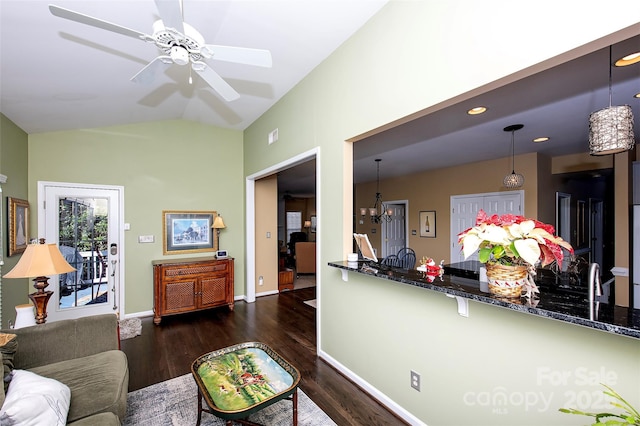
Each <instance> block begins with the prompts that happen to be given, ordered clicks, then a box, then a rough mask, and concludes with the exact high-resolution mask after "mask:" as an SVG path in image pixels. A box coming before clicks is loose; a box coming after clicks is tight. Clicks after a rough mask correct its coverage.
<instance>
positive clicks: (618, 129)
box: [589, 46, 635, 155]
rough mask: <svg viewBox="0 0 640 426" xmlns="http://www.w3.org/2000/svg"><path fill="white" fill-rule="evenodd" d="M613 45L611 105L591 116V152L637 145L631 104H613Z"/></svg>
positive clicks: (611, 152) (613, 150)
mask: <svg viewBox="0 0 640 426" xmlns="http://www.w3.org/2000/svg"><path fill="white" fill-rule="evenodd" d="M611 69H612V67H611V46H609V107H608V108H604V109H601V110H599V111H596V112H592V113H591V115H590V116H589V153H590V154H591V155H607V154H617V153H619V152H623V151H628V150H630V149H633V147H634V146H635V140H634V137H633V112H632V111H631V107H630V106H629V105H620V106H611Z"/></svg>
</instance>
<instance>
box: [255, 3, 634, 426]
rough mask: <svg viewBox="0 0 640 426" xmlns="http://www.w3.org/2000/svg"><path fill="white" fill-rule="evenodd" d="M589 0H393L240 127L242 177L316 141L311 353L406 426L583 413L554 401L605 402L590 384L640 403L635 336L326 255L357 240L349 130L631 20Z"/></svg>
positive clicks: (509, 76) (557, 418)
mask: <svg viewBox="0 0 640 426" xmlns="http://www.w3.org/2000/svg"><path fill="white" fill-rule="evenodd" d="M587 3H588V5H586V4H585V5H584V6H581V7H579V8H576V7H575V5H571V4H570V2H553V3H552V2H542V3H540V2H536V3H531V2H529V3H524V2H517V3H516V2H507V1H489V2H470V1H447V2H444V1H393V0H392V1H390V2H389V3H388V4H387V5H386V6H385V7H384V8H383V9H382V10H381V11H380V12H379V13H378V14H376V15H375V16H374V17H373V18H372V19H371V20H370V21H369V22H368V23H367V24H366V25H365V26H364V27H363V28H362V29H361V30H359V31H358V32H357V33H356V34H354V36H353V37H351V38H350V39H349V40H348V41H347V42H345V43H344V44H343V45H342V46H341V47H340V48H339V49H338V50H337V51H336V52H334V53H333V54H332V55H331V56H330V57H329V58H328V59H327V60H326V61H324V62H323V63H322V64H321V65H319V66H318V67H317V68H316V69H315V70H314V71H313V72H312V73H311V74H310V75H308V76H307V77H306V78H305V79H303V80H302V81H301V82H300V83H299V84H298V85H297V86H296V87H295V88H294V89H293V90H291V91H290V92H289V93H288V94H287V95H286V96H285V97H284V98H282V99H281V100H280V101H279V102H278V103H277V104H276V105H275V106H274V107H272V108H271V109H270V110H269V111H268V112H267V113H266V114H264V115H263V116H262V117H260V118H259V119H258V120H256V122H255V123H254V124H252V125H251V126H250V127H249V128H248V129H247V130H246V131H245V133H244V143H245V163H244V164H245V175H246V176H250V175H254V174H259V173H260V172H261V171H262V170H267V169H269V167H272V166H274V165H275V164H278V163H280V162H282V161H285V160H286V159H287V158H291V157H293V156H295V155H298V154H300V153H302V152H305V151H307V150H309V149H312V148H318V149H319V154H318V167H319V176H318V177H319V180H320V182H319V185H318V187H317V196H318V206H317V210H318V211H317V214H318V220H319V223H321V227H320V228H319V231H318V233H317V234H316V238H317V241H318V244H319V247H320V252H319V256H320V260H319V264H320V269H319V271H318V283H319V288H318V292H319V300H320V312H319V314H318V327H319V331H320V335H319V340H318V342H319V347H318V352H319V354H320V355H321V356H323V357H324V358H325V359H327V360H328V361H330V362H331V363H332V364H333V365H335V366H336V367H338V368H341V369H343V370H344V371H346V372H347V373H348V374H350V375H351V377H352V378H353V379H354V380H356V381H357V382H358V383H359V384H360V385H362V386H363V387H365V388H366V389H368V390H369V391H370V392H372V393H373V394H375V395H377V396H378V397H380V398H381V399H382V400H383V401H384V402H385V403H386V404H388V405H390V406H392V407H394V409H396V410H397V411H399V412H401V413H402V414H403V415H404V417H405V418H406V419H407V420H409V421H411V422H412V423H414V424H423V423H424V424H429V425H465V424H467V425H514V424H518V425H540V424H545V425H552V424H555V425H571V424H575V425H579V424H585V423H588V420H589V419H587V418H583V417H579V416H570V415H567V414H562V413H559V412H558V409H559V408H560V407H566V406H572V405H573V406H574V407H575V408H585V409H589V408H594V409H608V406H607V405H606V402H605V403H604V405H603V400H602V399H598V398H599V396H601V394H602V392H601V391H602V388H601V387H600V386H599V384H598V383H599V382H600V381H603V382H605V383H608V384H611V385H613V386H614V388H615V389H616V390H618V391H619V392H620V393H622V394H623V396H625V397H627V398H628V400H629V401H635V402H636V403H637V404H636V405H640V389H639V388H638V385H637V384H638V383H639V382H640V341H639V340H637V339H630V338H625V337H620V336H615V335H611V334H608V333H605V332H600V331H595V330H592V329H586V328H582V327H580V326H576V325H572V324H567V323H562V322H557V321H553V320H548V319H544V318H540V317H534V316H530V315H527V314H523V313H516V312H512V311H510V310H508V309H503V308H498V307H493V306H488V305H484V304H480V303H475V302H470V304H469V305H470V306H469V310H470V314H469V317H468V318H467V317H462V316H460V315H458V313H457V307H456V302H455V300H453V299H450V298H447V297H445V296H444V295H443V294H440V293H437V292H432V291H428V290H424V289H419V288H415V287H411V286H407V285H402V284H398V283H393V282H389V281H386V280H381V279H374V278H367V277H363V276H360V275H356V274H349V276H348V281H347V282H345V281H343V280H342V279H341V272H340V271H339V270H337V269H335V268H331V267H328V266H327V263H328V262H330V261H336V260H344V259H345V258H346V254H347V253H348V252H350V251H351V247H352V243H351V240H352V232H353V230H352V221H353V219H352V218H353V210H352V197H353V186H352V168H351V164H350V162H351V147H350V146H349V143H348V142H345V141H347V140H357V139H359V135H362V134H364V133H367V132H370V131H374V130H375V129H377V128H380V127H383V126H386V125H387V124H388V123H392V122H395V121H397V120H401V119H403V117H408V116H410V115H412V114H422V113H425V112H428V111H430V110H433V109H437V108H438V105H439V104H452V103H454V102H460V101H462V100H464V99H467V98H470V97H471V96H472V94H477V93H479V92H481V91H482V90H488V87H490V86H492V85H495V84H494V83H493V82H495V81H498V80H502V81H503V83H502V84H504V82H506V81H509V80H513V79H516V78H518V75H521V76H525V75H527V73H532V72H533V71H530V70H527V69H528V68H529V67H534V66H536V64H539V63H542V62H544V61H546V60H548V59H550V58H554V57H556V56H558V55H561V54H563V53H565V52H568V51H571V50H572V49H576V48H578V47H580V46H582V45H584V44H587V43H590V42H592V41H593V40H596V39H599V38H601V37H604V36H607V35H609V34H612V33H614V32H616V31H619V30H621V29H624V28H627V27H629V26H631V25H635V30H633V31H632V32H633V33H635V34H637V33H640V24H638V21H639V19H638V18H640V15H639V14H638V9H637V4H636V2H634V1H615V2H614V4H615V6H614V4H606V5H604V4H599V3H597V2H595V1H588V2H587ZM612 6H614V7H612ZM551 10H553V13H550V11H551ZM621 11H626V13H621ZM633 11H635V13H633ZM627 36H631V33H629V34H628V35H627ZM625 38H626V37H625ZM607 45H608V43H607V42H600V46H599V47H601V48H602V47H606V46H607ZM591 49H592V50H595V48H593V47H592V48H591ZM546 66H551V62H549V63H547V65H546ZM523 70H524V71H523ZM603 76H604V77H606V75H603ZM485 85H486V87H487V88H485V89H478V88H480V87H482V86H485ZM450 100H451V101H450ZM471 106H474V105H469V106H468V107H471ZM466 109H467V107H466V106H461V108H460V110H461V113H464V111H466ZM585 120H586V119H585ZM586 126H587V122H586V121H585V129H586ZM275 128H278V129H279V140H278V142H276V143H274V144H272V145H267V143H266V141H267V134H268V132H270V131H271V130H273V129H275ZM355 143H360V142H355ZM363 143H364V142H363ZM419 190H420V189H419V188H416V191H419ZM387 196H388V197H391V198H393V195H392V194H387ZM532 202H534V203H536V202H537V198H535V197H534V199H533V200H532ZM411 370H414V371H417V372H418V373H420V374H421V376H422V391H421V392H417V391H415V390H414V389H412V388H411V387H410V371H411ZM556 378H564V379H563V380H562V379H558V380H556ZM585 401H587V402H588V403H589V406H585V404H586V402H585ZM581 404H582V405H581ZM598 404H600V405H599V406H598Z"/></svg>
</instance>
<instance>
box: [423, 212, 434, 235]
mask: <svg viewBox="0 0 640 426" xmlns="http://www.w3.org/2000/svg"><path fill="white" fill-rule="evenodd" d="M420 236H421V237H426V238H435V237H436V211H435V210H428V211H424V212H420Z"/></svg>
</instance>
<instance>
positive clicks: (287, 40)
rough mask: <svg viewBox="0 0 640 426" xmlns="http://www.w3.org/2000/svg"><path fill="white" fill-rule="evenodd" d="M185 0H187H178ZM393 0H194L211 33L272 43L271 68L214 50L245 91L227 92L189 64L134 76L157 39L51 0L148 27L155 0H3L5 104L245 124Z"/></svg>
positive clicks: (84, 124)
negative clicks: (227, 97) (233, 95)
mask: <svg viewBox="0 0 640 426" xmlns="http://www.w3.org/2000/svg"><path fill="white" fill-rule="evenodd" d="M176 1H179V0H176ZM386 2H387V0H346V1H345V0H255V1H252V0H215V1H195V0H184V2H183V16H184V21H185V22H187V23H188V24H190V25H191V26H193V27H195V28H196V29H197V30H198V31H199V32H200V33H201V34H202V36H203V37H204V39H205V43H207V44H219V45H230V46H238V47H249V48H256V49H267V50H269V51H270V52H271V55H272V58H273V67H272V68H260V67H255V66H249V65H240V64H233V63H227V62H221V61H214V60H209V61H207V62H208V63H209V65H210V66H211V67H212V68H213V69H214V70H215V71H216V72H218V73H219V74H220V75H221V76H222V77H223V78H224V79H225V80H226V81H227V82H228V83H229V84H230V85H231V86H232V87H233V88H234V89H235V90H236V91H237V92H239V93H240V99H238V100H235V101H232V102H225V101H224V100H223V99H222V98H221V97H220V96H218V95H217V93H216V92H214V91H213V90H212V89H211V88H210V87H209V86H207V85H206V84H205V83H204V82H203V81H202V80H201V79H200V78H198V77H197V76H195V75H194V77H193V84H192V85H190V84H189V83H188V78H189V67H188V66H183V67H181V66H178V65H173V66H171V67H170V68H169V69H168V71H167V72H166V73H164V74H161V75H160V76H159V78H157V79H156V81H155V82H154V83H153V84H151V85H139V84H136V83H132V82H131V81H130V78H131V77H133V76H134V75H135V74H136V73H137V72H138V71H139V70H140V69H142V68H143V67H144V66H145V65H146V64H147V63H148V62H150V61H151V60H153V59H154V58H155V57H156V56H158V55H159V53H160V52H159V50H158V49H157V48H156V47H155V46H154V45H153V44H149V43H146V42H144V41H138V40H136V39H134V38H130V37H126V36H123V35H121V34H117V33H113V32H110V31H106V30H103V29H99V28H95V27H91V26H88V25H84V24H80V23H77V22H74V21H70V20H67V19H62V18H59V17H56V16H53V15H52V14H51V13H50V12H49V9H48V5H49V3H52V4H55V5H57V6H60V7H63V8H66V9H71V10H73V11H75V12H79V13H82V14H85V15H89V16H92V17H94V18H98V19H101V20H105V21H109V22H112V23H114V24H118V25H121V26H124V27H127V28H130V29H133V30H136V31H139V32H142V33H145V34H152V33H153V31H152V24H153V23H154V22H155V21H156V20H158V19H159V16H158V10H157V8H156V5H155V3H154V1H153V0H129V1H122V0H93V1H86V0H85V1H77V0H76V1H70V0H51V1H49V2H48V1H40V0H17V1H16V0H0V43H1V44H0V63H1V64H2V67H1V70H0V73H1V74H0V97H1V99H0V101H1V103H0V111H1V112H2V113H3V114H4V115H6V116H7V117H8V118H9V119H10V120H12V121H13V122H14V123H16V124H17V125H18V126H19V127H20V128H22V129H23V130H24V131H26V132H27V133H30V134H31V133H40V132H48V131H56V130H67V129H78V128H93V127H102V126H110V125H117V124H127V123H136V122H147V121H157V120H169V119H186V120H192V121H197V122H202V123H206V124H211V125H215V126H219V127H223V128H231V129H241V130H242V129H245V128H246V127H248V126H249V125H250V124H251V123H252V122H253V121H255V120H256V119H257V118H258V117H259V116H260V115H262V114H263V113H264V112H265V111H266V110H268V109H269V108H270V107H271V106H272V105H273V104H274V103H275V102H277V101H278V100H279V99H280V98H281V97H282V96H283V95H284V94H285V93H286V92H288V91H289V90H290V89H291V88H292V87H294V86H295V85H296V84H297V83H298V82H299V81H300V80H302V79H303V78H304V77H305V76H306V75H307V74H308V73H309V72H310V71H311V70H313V68H315V67H316V66H317V65H318V64H319V63H320V62H322V61H323V60H324V59H325V58H326V57H327V56H328V55H329V54H331V53H332V52H333V51H334V50H335V49H336V48H337V47H338V46H340V45H341V44H342V43H343V42H344V41H345V40H346V39H348V38H349V37H350V36H351V35H352V34H353V33H354V32H355V31H356V30H357V29H358V28H360V27H361V26H362V25H363V24H364V23H365V22H366V21H367V20H368V19H369V18H370V17H371V16H373V15H374V14H375V13H376V12H377V11H378V10H379V9H380V8H381V7H382V6H384V4H385V3H386Z"/></svg>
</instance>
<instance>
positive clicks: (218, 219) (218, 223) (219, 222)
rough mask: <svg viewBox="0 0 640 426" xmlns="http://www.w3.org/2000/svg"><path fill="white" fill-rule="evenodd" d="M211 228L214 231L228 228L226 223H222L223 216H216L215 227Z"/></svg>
mask: <svg viewBox="0 0 640 426" xmlns="http://www.w3.org/2000/svg"><path fill="white" fill-rule="evenodd" d="M211 227H212V228H213V229H222V228H226V226H224V222H223V221H222V216H216V218H215V219H214V220H213V225H211Z"/></svg>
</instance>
